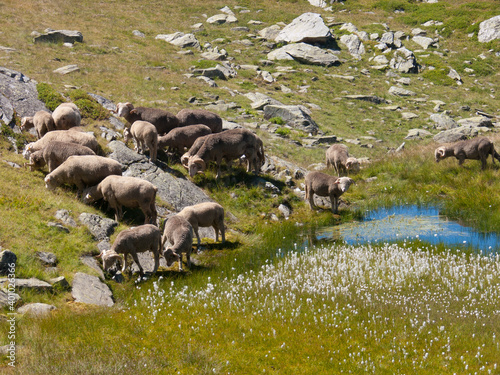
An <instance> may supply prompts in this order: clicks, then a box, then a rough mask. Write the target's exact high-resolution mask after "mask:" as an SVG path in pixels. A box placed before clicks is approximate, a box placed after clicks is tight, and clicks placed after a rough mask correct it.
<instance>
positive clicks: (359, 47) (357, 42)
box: [340, 34, 365, 59]
mask: <svg viewBox="0 0 500 375" xmlns="http://www.w3.org/2000/svg"><path fill="white" fill-rule="evenodd" d="M340 42H341V43H342V44H344V45H345V46H346V47H347V49H348V50H349V53H350V54H351V55H352V56H353V57H355V58H357V59H360V58H361V55H364V54H365V46H364V44H363V42H361V39H359V37H358V36H357V35H354V34H351V35H342V36H341V37H340Z"/></svg>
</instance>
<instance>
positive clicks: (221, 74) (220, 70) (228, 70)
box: [192, 63, 237, 80]
mask: <svg viewBox="0 0 500 375" xmlns="http://www.w3.org/2000/svg"><path fill="white" fill-rule="evenodd" d="M192 72H193V74H195V75H202V76H204V77H208V78H211V79H213V78H219V79H223V80H227V79H229V78H233V77H235V76H236V74H237V73H236V70H234V68H233V67H232V66H231V65H229V64H227V63H221V64H217V66H216V67H215V68H207V69H194V70H193V71H192Z"/></svg>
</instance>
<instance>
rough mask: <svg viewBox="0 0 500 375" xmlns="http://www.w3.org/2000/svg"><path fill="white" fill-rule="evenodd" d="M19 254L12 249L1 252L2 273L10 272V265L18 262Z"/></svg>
mask: <svg viewBox="0 0 500 375" xmlns="http://www.w3.org/2000/svg"><path fill="white" fill-rule="evenodd" d="M16 261H17V256H16V254H14V253H13V252H12V251H10V250H4V251H2V252H1V253H0V275H8V274H9V273H10V271H9V268H12V267H10V265H12V264H16Z"/></svg>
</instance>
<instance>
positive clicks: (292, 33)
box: [275, 13, 332, 44]
mask: <svg viewBox="0 0 500 375" xmlns="http://www.w3.org/2000/svg"><path fill="white" fill-rule="evenodd" d="M330 39H332V33H331V31H330V29H329V28H328V26H326V25H325V23H324V22H323V18H322V17H321V15H320V14H318V13H304V14H302V15H300V16H299V17H297V18H295V19H294V20H293V21H292V23H290V24H289V25H287V26H285V27H284V28H283V29H282V30H281V31H280V32H279V33H278V36H277V37H276V38H275V41H276V42H278V43H280V42H286V43H299V42H304V43H310V44H314V43H326V42H328V41H329V40H330Z"/></svg>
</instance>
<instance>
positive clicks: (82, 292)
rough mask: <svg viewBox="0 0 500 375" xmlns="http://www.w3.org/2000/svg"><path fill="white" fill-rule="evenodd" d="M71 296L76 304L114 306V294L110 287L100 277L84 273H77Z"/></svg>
mask: <svg viewBox="0 0 500 375" xmlns="http://www.w3.org/2000/svg"><path fill="white" fill-rule="evenodd" d="M71 295H72V296H73V298H74V299H75V302H81V303H86V304H91V305H99V306H108V307H111V306H113V305H114V301H113V293H112V292H111V290H110V289H109V287H108V286H107V285H106V284H104V283H103V282H102V281H101V280H99V278H98V277H96V276H91V275H87V274H86V273H82V272H77V273H76V274H75V277H74V278H73V287H72V290H71Z"/></svg>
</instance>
